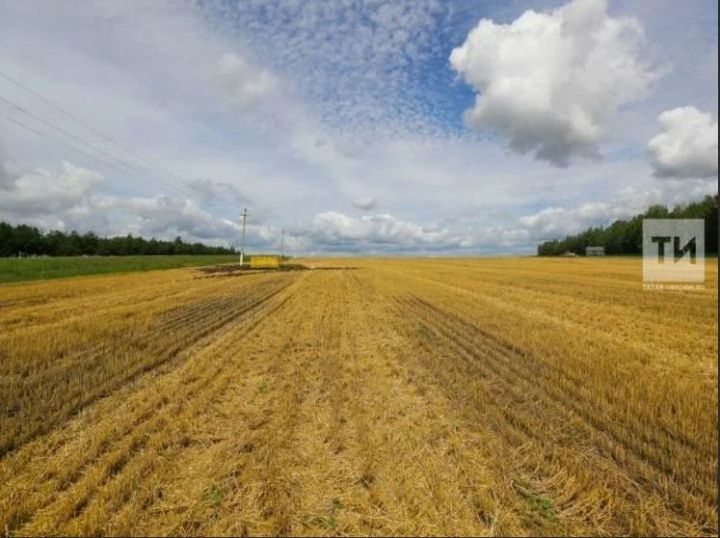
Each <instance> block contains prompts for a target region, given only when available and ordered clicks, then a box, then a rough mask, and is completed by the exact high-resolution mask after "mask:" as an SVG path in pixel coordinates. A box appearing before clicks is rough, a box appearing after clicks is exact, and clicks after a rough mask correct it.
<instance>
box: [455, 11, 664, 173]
mask: <svg viewBox="0 0 720 538" xmlns="http://www.w3.org/2000/svg"><path fill="white" fill-rule="evenodd" d="M641 42H642V28H641V27H640V26H639V24H638V22H637V21H636V20H635V19H633V18H629V17H611V16H610V15H609V14H608V12H607V1H606V0H575V1H573V2H571V3H569V4H567V5H565V6H564V7H561V8H559V9H557V10H555V11H552V12H550V13H537V12H535V11H531V10H530V11H526V12H525V13H523V14H522V15H521V16H520V17H519V18H518V19H516V20H515V21H513V22H511V23H510V24H496V23H495V22H494V21H492V20H489V19H482V20H481V21H480V22H479V23H478V25H477V26H476V27H475V28H474V29H473V30H472V31H471V32H470V33H469V34H468V36H467V38H466V40H465V42H464V43H463V44H462V46H460V47H457V48H455V49H454V50H453V51H452V53H451V55H450V65H451V66H452V68H453V69H454V70H455V71H457V72H458V74H459V75H460V76H461V77H462V78H463V79H464V80H465V81H466V82H467V83H468V84H470V85H471V86H472V87H473V88H474V89H475V90H476V91H477V92H478V95H477V96H476V100H475V105H474V106H473V108H471V109H469V110H467V111H466V113H465V120H466V123H467V124H468V125H469V126H472V127H475V128H478V129H489V130H493V131H497V132H499V133H501V134H503V135H504V136H506V137H507V138H508V140H509V144H510V148H511V149H512V150H514V151H516V152H519V153H529V152H534V154H535V157H536V158H537V159H541V160H546V161H549V162H551V163H553V164H555V165H559V166H565V165H567V163H568V161H569V159H570V157H572V156H580V157H584V158H595V157H597V156H598V145H599V143H600V142H601V141H602V140H603V139H605V138H606V136H607V135H608V129H609V121H610V119H611V118H612V116H613V114H614V113H615V111H616V109H617V108H618V107H619V106H620V105H622V104H624V103H627V102H629V101H632V100H634V99H637V98H638V97H640V96H642V95H643V93H644V91H645V90H646V88H647V86H648V85H649V83H650V82H651V81H652V80H653V79H654V78H655V77H656V75H655V74H654V73H653V72H651V70H650V69H649V68H648V66H647V65H645V64H644V63H643V62H642V61H641V60H640V59H639V58H638V56H639V48H640V44H641Z"/></svg>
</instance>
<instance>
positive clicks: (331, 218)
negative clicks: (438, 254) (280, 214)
mask: <svg viewBox="0 0 720 538" xmlns="http://www.w3.org/2000/svg"><path fill="white" fill-rule="evenodd" d="M293 235H294V236H296V237H300V238H303V239H304V240H305V242H306V244H308V245H314V246H316V247H320V248H322V249H324V250H330V251H338V252H357V251H361V252H385V251H404V250H415V251H417V250H428V251H432V250H447V249H458V248H462V247H463V246H467V244H466V243H465V242H464V240H463V237H462V236H460V235H458V234H455V233H453V232H451V231H450V230H448V229H446V228H442V227H438V226H422V225H420V224H416V223H413V222H408V221H404V220H401V219H398V218H396V217H393V216H392V215H368V216H363V217H359V218H355V217H351V216H348V215H345V214H343V213H338V212H335V211H325V212H322V213H318V214H317V215H315V217H314V218H313V220H312V222H311V223H310V224H309V226H306V227H304V228H302V229H299V230H295V231H294V232H293Z"/></svg>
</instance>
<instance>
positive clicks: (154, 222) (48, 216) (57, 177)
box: [0, 160, 272, 244]
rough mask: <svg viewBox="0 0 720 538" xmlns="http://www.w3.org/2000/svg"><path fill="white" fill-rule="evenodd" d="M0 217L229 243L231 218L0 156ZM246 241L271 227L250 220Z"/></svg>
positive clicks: (83, 172) (87, 173) (266, 234)
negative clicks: (115, 191) (104, 189)
mask: <svg viewBox="0 0 720 538" xmlns="http://www.w3.org/2000/svg"><path fill="white" fill-rule="evenodd" d="M0 171H1V172H2V177H3V178H4V177H7V178H9V181H4V180H3V182H2V183H0V219H2V220H8V221H10V222H17V223H24V224H33V225H36V226H39V227H41V228H45V229H51V228H53V229H64V230H70V229H73V230H78V231H88V230H92V231H95V232H97V233H101V234H107V235H116V234H121V235H122V234H125V233H134V234H138V235H142V236H145V237H156V238H172V237H174V236H176V235H181V236H183V237H184V238H186V239H190V240H202V241H210V242H213V243H218V242H220V243H225V244H232V243H234V242H236V241H237V238H238V226H237V223H234V222H231V221H229V220H226V219H222V218H219V217H217V216H215V215H213V214H212V213H210V212H208V211H207V210H205V209H203V208H202V207H201V206H200V205H198V204H197V203H196V202H195V201H192V200H187V199H178V198H173V197H169V196H157V197H142V196H135V197H120V196H113V195H107V194H102V193H101V192H98V190H99V187H101V186H102V185H103V184H104V183H105V178H104V176H103V175H102V174H99V173H97V172H94V171H92V170H88V169H85V168H82V167H79V166H76V165H74V164H72V163H70V162H63V163H62V164H61V167H60V170H59V171H58V170H55V171H53V170H47V169H42V168H33V169H28V170H24V171H14V170H11V167H10V166H9V165H8V164H7V162H5V161H2V160H0ZM194 188H198V189H201V190H202V189H204V192H210V193H215V194H218V195H220V194H222V193H225V194H233V193H234V194H237V193H238V192H239V191H237V192H236V190H233V189H231V188H229V187H227V186H223V185H222V184H216V183H213V182H210V183H207V182H202V181H201V182H198V183H196V184H194ZM249 236H250V238H251V240H254V241H256V242H258V241H262V240H269V239H270V238H271V236H272V231H271V230H268V229H266V228H265V227H264V226H261V225H259V224H256V225H254V226H252V227H250V229H249Z"/></svg>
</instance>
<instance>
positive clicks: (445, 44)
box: [0, 0, 718, 256]
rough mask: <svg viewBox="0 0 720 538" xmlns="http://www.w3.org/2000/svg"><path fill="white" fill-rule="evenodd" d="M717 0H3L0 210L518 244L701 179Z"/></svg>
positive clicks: (506, 248) (317, 235) (365, 238)
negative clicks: (243, 222)
mask: <svg viewBox="0 0 720 538" xmlns="http://www.w3.org/2000/svg"><path fill="white" fill-rule="evenodd" d="M717 9H718V8H717V3H716V2H713V1H711V0H687V1H683V2H682V3H678V2H675V1H673V0H634V1H633V2H620V1H617V2H612V1H605V0H573V1H570V2H568V1H554V0H553V1H551V0H526V1H518V0H510V1H499V0H498V1H491V0H456V1H440V0H407V1H405V0H388V1H385V0H366V1H355V0H333V1H330V2H316V1H312V0H308V1H301V0H285V1H276V2H267V1H265V0H244V1H231V0H223V1H220V0H218V1H214V0H201V1H196V2H191V1H186V2H180V1H177V2H176V1H168V0H147V1H144V0H137V1H134V2H125V1H121V0H103V1H95V0H82V1H74V0H68V1H64V2H56V1H50V0H48V1H40V0H31V1H28V2H16V1H13V0H0V220H5V221H9V222H12V223H26V224H32V225H35V226H38V227H40V228H42V229H46V230H49V229H63V230H78V231H81V232H84V231H89V230H92V231H94V232H96V233H98V234H101V235H108V236H110V235H125V234H128V233H132V234H134V235H141V236H144V237H156V238H174V237H176V236H178V235H179V236H181V237H182V238H184V239H186V240H190V241H201V242H204V243H207V244H214V245H232V246H238V245H239V241H240V239H239V238H240V233H239V222H240V221H239V214H240V213H241V212H242V210H243V208H245V207H247V209H248V213H249V218H248V221H247V238H248V239H247V241H248V246H247V249H248V251H249V252H252V251H269V250H277V249H278V248H279V246H280V241H281V235H282V233H283V231H284V233H285V248H286V252H288V253H290V254H294V255H298V256H299V255H342V254H362V255H384V254H388V255H389V254H393V255H396V254H397V255H473V256H482V255H507V254H517V255H524V254H532V253H534V252H535V251H536V247H537V245H538V243H539V242H541V241H543V240H546V239H552V238H557V237H562V236H564V235H566V234H569V233H575V232H578V231H580V230H582V229H584V228H586V227H588V226H595V225H604V224H608V223H610V222H612V221H613V220H615V219H619V218H625V217H628V216H632V215H634V214H636V213H639V212H641V211H643V210H644V209H646V208H647V207H648V206H650V205H652V204H656V203H663V204H667V205H675V204H681V203H687V202H690V201H694V200H697V199H700V198H702V197H703V196H705V195H707V194H716V193H717V180H718V134H717V133H718V127H717V117H718V110H717V102H718V93H717V92H718V72H717V64H718V34H717V28H718V19H717Z"/></svg>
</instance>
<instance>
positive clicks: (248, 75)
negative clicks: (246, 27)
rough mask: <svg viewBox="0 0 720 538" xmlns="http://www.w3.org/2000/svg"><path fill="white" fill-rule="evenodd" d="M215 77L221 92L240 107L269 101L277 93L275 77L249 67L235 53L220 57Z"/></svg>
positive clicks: (277, 85)
mask: <svg viewBox="0 0 720 538" xmlns="http://www.w3.org/2000/svg"><path fill="white" fill-rule="evenodd" d="M215 77H216V81H217V83H218V85H219V86H220V89H221V90H222V92H223V93H224V94H225V95H227V96H228V98H229V99H230V100H231V101H232V102H233V103H234V104H237V105H240V106H246V105H249V104H253V103H256V102H260V101H263V100H266V99H269V98H270V97H272V96H273V94H275V93H276V92H277V91H279V82H278V79H277V77H276V76H275V75H273V74H272V73H271V72H270V71H268V70H267V69H262V68H259V67H256V66H253V65H250V63H249V62H248V61H247V60H246V59H245V58H243V57H241V56H240V55H239V54H237V53H235V52H226V53H224V54H222V55H221V56H220V59H219V60H218V65H217V70H216V73H215Z"/></svg>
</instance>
